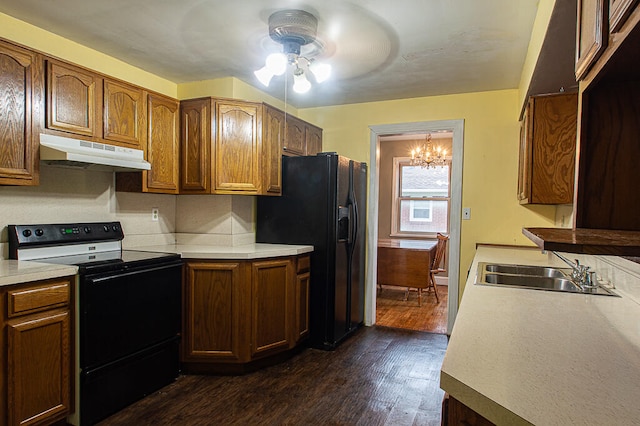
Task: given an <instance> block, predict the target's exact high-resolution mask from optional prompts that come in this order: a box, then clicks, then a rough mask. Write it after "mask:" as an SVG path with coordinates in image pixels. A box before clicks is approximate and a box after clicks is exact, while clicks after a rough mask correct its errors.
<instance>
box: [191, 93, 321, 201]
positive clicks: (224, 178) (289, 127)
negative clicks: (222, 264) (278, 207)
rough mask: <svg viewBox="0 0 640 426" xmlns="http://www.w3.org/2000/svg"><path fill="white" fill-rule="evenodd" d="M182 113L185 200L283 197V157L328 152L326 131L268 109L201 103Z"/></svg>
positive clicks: (227, 102)
mask: <svg viewBox="0 0 640 426" xmlns="http://www.w3.org/2000/svg"><path fill="white" fill-rule="evenodd" d="M180 111H181V112H180V125H181V129H180V132H181V133H180V152H181V164H180V193H181V194H244V195H276V196H277V195H281V194H282V155H285V154H286V155H307V149H308V148H307V146H309V147H312V148H311V149H312V151H313V154H315V153H316V152H319V151H320V150H321V149H322V129H320V128H318V127H315V126H312V125H310V124H308V123H305V122H304V121H302V120H300V119H298V118H296V117H290V116H288V115H286V114H285V113H284V112H283V111H280V110H279V109H277V108H274V107H272V106H270V105H267V104H261V103H254V102H246V101H237V100H233V99H221V98H199V99H189V100H184V101H181V102H180ZM289 136H291V137H292V138H293V139H295V143H294V145H295V146H296V148H295V149H294V150H291V149H289V148H287V137H289ZM289 146H291V145H289Z"/></svg>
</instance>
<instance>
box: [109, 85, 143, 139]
mask: <svg viewBox="0 0 640 426" xmlns="http://www.w3.org/2000/svg"><path fill="white" fill-rule="evenodd" d="M144 101H145V98H144V93H143V91H142V89H139V88H137V87H133V86H130V85H128V84H125V83H121V82H117V81H112V80H108V79H105V80H104V138H105V139H107V140H109V141H113V142H116V144H118V145H123V146H127V147H130V148H135V149H144V145H145V142H146V137H145V136H146V133H145V132H146V126H145V121H146V120H145V117H146V111H145V105H144Z"/></svg>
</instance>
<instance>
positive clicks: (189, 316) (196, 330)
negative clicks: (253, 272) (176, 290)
mask: <svg viewBox="0 0 640 426" xmlns="http://www.w3.org/2000/svg"><path fill="white" fill-rule="evenodd" d="M242 266H243V265H242V264H241V263H237V262H230V263H212V262H189V263H187V265H186V280H185V282H184V286H185V289H184V321H183V327H184V335H183V341H182V343H183V351H182V353H183V361H187V362H188V361H196V362H197V361H236V362H243V361H247V360H248V353H247V352H248V346H249V342H248V336H249V329H248V326H247V325H248V322H247V318H248V317H249V310H248V309H247V303H248V302H249V300H248V299H247V297H248V294H249V290H248V289H245V287H246V284H247V282H248V280H247V278H246V277H245V274H244V273H243V268H242Z"/></svg>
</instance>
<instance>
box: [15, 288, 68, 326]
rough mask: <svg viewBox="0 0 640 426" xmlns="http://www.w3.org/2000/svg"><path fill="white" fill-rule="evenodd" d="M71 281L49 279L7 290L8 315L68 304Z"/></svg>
mask: <svg viewBox="0 0 640 426" xmlns="http://www.w3.org/2000/svg"><path fill="white" fill-rule="evenodd" d="M70 287H71V282H70V280H69V279H64V280H56V281H49V282H48V283H46V284H43V285H37V286H33V287H28V288H21V289H18V290H9V291H8V292H7V298H8V304H9V306H8V309H7V313H8V316H9V317H14V316H18V315H24V314H27V313H30V312H37V311H41V310H44V309H52V308H57V307H60V306H65V305H68V304H69V298H70V296H69V295H70V293H69V290H70Z"/></svg>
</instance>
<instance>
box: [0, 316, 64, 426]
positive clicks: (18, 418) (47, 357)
mask: <svg viewBox="0 0 640 426" xmlns="http://www.w3.org/2000/svg"><path fill="white" fill-rule="evenodd" d="M69 317H70V315H69V311H68V310H62V311H61V310H58V311H48V312H45V313H42V314H40V315H32V316H27V317H22V318H20V319H16V320H12V321H9V323H8V324H7V340H8V345H7V348H8V354H7V361H8V369H7V372H8V375H9V377H8V388H7V396H8V403H9V405H8V415H9V416H8V423H9V424H10V425H17V424H27V423H28V424H35V423H42V424H45V423H48V422H49V421H52V420H55V419H60V418H63V417H64V416H65V415H66V413H68V412H69V408H70V405H69V404H70V395H71V387H70V383H71V382H70V369H71V350H70V348H71V346H70V338H69V335H70V321H69Z"/></svg>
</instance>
